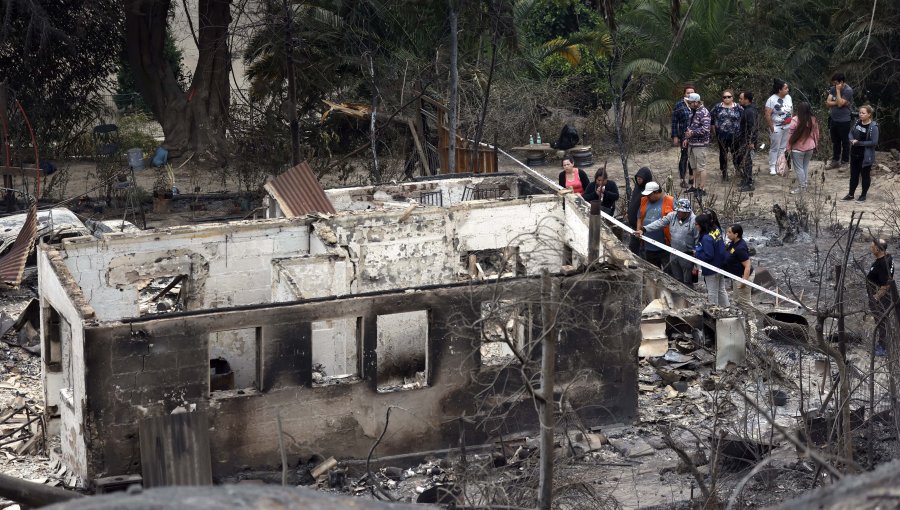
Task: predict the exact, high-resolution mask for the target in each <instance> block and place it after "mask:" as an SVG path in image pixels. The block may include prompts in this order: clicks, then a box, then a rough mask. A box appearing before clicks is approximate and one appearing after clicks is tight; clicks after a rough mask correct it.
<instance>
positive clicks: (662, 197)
mask: <svg viewBox="0 0 900 510" xmlns="http://www.w3.org/2000/svg"><path fill="white" fill-rule="evenodd" d="M641 195H642V196H641V209H640V213H639V215H638V222H637V228H636V229H635V236H636V237H637V236H638V234H637V232H639V231H643V228H644V225H645V224H646V225H649V224H651V223H653V222H654V221H656V220H660V219H662V218H663V217H665V216H666V215H667V214H669V213H670V212H672V211H674V210H675V199H673V198H672V197H671V196H669V195H666V194H665V193H663V191H662V190H661V189H660V187H659V184H658V183H657V182H656V181H650V182H648V183H647V186H645V187H644V191H643V193H641ZM647 237H649V238H650V239H653V240H654V241H657V242H659V243H664V244H666V245H671V244H672V234H671V232H670V229H669V227H668V226H666V227H663V229H662V231H661V232H660V231H655V232H650V233H648V234H647ZM644 260H646V261H647V262H649V263H651V264H653V265H654V266H656V267H658V268H660V269H662V268H664V267H666V265H668V263H669V252H667V251H665V250H663V249H662V248H660V247H658V246H656V245H653V244H651V243H644Z"/></svg>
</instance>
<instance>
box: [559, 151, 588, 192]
mask: <svg viewBox="0 0 900 510" xmlns="http://www.w3.org/2000/svg"><path fill="white" fill-rule="evenodd" d="M562 167H563V171H562V172H560V173H559V185H560V186H561V187H563V188H569V189H571V190H572V191H574V192H575V193H578V194H579V195H580V194H582V193H584V190H585V189H587V187H588V184H590V183H591V181H589V180H588V176H587V174H586V173H584V170H579V169H577V168H575V160H574V159H572V157H571V156H566V157H564V158H563V160H562Z"/></svg>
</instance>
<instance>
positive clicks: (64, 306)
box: [37, 245, 95, 478]
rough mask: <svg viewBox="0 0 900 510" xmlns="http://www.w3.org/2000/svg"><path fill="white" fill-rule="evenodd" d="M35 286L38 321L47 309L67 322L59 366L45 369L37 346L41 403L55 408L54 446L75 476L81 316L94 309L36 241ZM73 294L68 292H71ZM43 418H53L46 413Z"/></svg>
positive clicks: (79, 469)
mask: <svg viewBox="0 0 900 510" xmlns="http://www.w3.org/2000/svg"><path fill="white" fill-rule="evenodd" d="M37 265H38V287H39V288H40V305H41V307H40V308H41V324H46V314H47V313H48V312H49V309H50V308H52V309H53V310H55V311H56V313H58V314H59V316H60V319H61V321H65V323H67V324H68V326H69V331H70V334H69V338H68V339H63V340H68V341H64V342H63V343H62V345H61V348H62V351H63V352H62V358H63V363H62V371H61V372H49V371H48V370H47V363H48V359H47V352H45V350H44V349H41V377H42V380H43V381H44V408H45V410H46V412H47V413H48V414H49V413H50V410H51V409H54V408H55V409H57V411H58V413H59V416H60V422H61V424H62V425H61V427H60V439H61V445H60V450H61V453H62V460H63V462H65V464H66V465H67V466H69V469H70V470H71V471H72V472H73V473H75V474H77V475H78V476H79V477H81V478H86V477H87V473H88V465H87V460H86V459H87V453H86V441H85V428H84V423H85V421H84V420H85V418H84V407H83V404H84V398H85V374H86V365H85V360H84V328H83V324H84V322H85V321H87V320H94V318H95V317H94V311H93V310H92V309H91V308H90V307H89V306H87V304H86V303H85V302H84V296H83V295H81V293H80V291H79V290H78V288H77V287H76V286H75V279H74V278H73V276H72V275H71V274H70V273H69V271H68V268H67V267H66V266H65V264H64V263H63V260H62V257H61V256H60V254H59V253H58V252H56V251H53V250H50V249H48V248H46V247H45V246H44V245H39V246H38V249H37ZM73 293H74V296H73ZM46 334H48V332H47V331H45V330H44V328H41V345H45V342H46V336H45V335H46ZM47 417H48V418H50V419H52V418H54V417H53V416H52V415H48V416H47Z"/></svg>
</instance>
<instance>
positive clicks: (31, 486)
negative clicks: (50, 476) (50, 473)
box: [0, 474, 82, 508]
mask: <svg viewBox="0 0 900 510" xmlns="http://www.w3.org/2000/svg"><path fill="white" fill-rule="evenodd" d="M0 497H4V498H6V499H10V500H12V501H15V502H16V503H21V504H23V505H26V506H29V507H35V508H37V507H42V506H47V505H52V504H54V503H62V502H63V501H69V500H70V499H75V498H80V497H82V495H81V494H79V493H77V492H73V491H68V490H65V489H60V488H59V487H51V486H49V485H44V484H41V483H34V482H29V481H27V480H22V479H21V478H15V477H12V476H7V475H4V474H0Z"/></svg>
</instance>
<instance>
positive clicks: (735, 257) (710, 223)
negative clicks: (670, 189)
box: [628, 167, 753, 306]
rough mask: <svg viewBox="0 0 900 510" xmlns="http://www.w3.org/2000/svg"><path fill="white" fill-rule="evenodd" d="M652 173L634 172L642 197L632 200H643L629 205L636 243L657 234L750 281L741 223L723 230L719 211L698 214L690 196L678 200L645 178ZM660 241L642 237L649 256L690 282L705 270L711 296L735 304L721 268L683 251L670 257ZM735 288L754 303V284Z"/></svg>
mask: <svg viewBox="0 0 900 510" xmlns="http://www.w3.org/2000/svg"><path fill="white" fill-rule="evenodd" d="M652 178H653V174H652V172H651V170H650V169H649V168H647V167H644V168H641V169H640V170H638V172H637V175H636V177H635V195H638V194H639V196H640V198H639V199H638V197H637V196H636V197H634V199H633V201H634V202H635V203H637V204H638V205H637V207H636V208H634V209H633V210H632V209H631V208H629V218H628V220H629V223H630V224H632V225H634V237H633V239H634V240H635V241H637V243H641V241H642V240H644V239H646V238H649V239H652V240H654V241H656V243H659V244H664V245H666V246H668V247H670V248H672V249H673V250H677V251H679V252H682V253H684V254H686V255H691V256H693V257H695V258H696V259H698V260H700V261H702V262H705V263H706V264H709V265H710V266H713V267H715V268H717V269H720V270H723V271H726V272H728V273H731V274H733V275H735V276H740V277H741V278H743V279H745V280H748V281H749V280H750V279H751V278H752V277H753V267H752V265H751V264H750V250H749V248H748V246H747V243H746V242H745V241H744V239H743V236H744V229H743V228H742V227H741V225H739V224H737V223H736V224H734V225H731V226H730V227H728V229H727V231H726V232H724V233H723V231H722V226H721V225H720V224H719V218H718V216H717V215H716V213H715V211H713V210H711V209H704V210H702V211H701V214H695V213H694V210H693V208H692V206H691V201H690V200H688V199H686V198H680V199H678V200H675V199H674V198H673V197H672V196H670V195H667V194H665V193H663V191H662V190H661V189H660V187H659V184H658V183H657V182H656V181H653V180H648V181H645V180H644V179H652ZM632 215H633V217H632ZM726 239H727V241H726ZM656 243H643V256H644V259H645V260H647V261H648V262H650V263H651V264H653V265H655V266H657V267H659V268H661V269H662V270H663V271H665V272H666V273H668V274H670V275H671V276H672V277H673V278H675V279H676V280H678V281H680V282H682V283H683V284H685V285H687V286H688V287H691V288H693V287H694V278H695V276H699V275H702V276H703V283H704V285H705V287H706V295H707V299H708V300H709V302H710V303H711V304H713V305H718V306H729V305H730V303H731V301H730V299H729V297H728V293H727V292H726V287H727V284H726V282H725V280H726V278H725V277H723V275H722V274H721V273H719V272H717V271H714V270H712V269H710V268H708V267H706V266H700V267H697V266H696V265H695V264H694V263H693V262H691V261H690V260H687V259H684V258H682V257H677V256H676V257H670V256H669V252H667V251H665V250H664V249H662V248H660V247H659V246H657V244H656ZM634 248H635V246H632V249H634ZM637 248H640V246H637ZM698 274H699V275H698ZM729 280H730V279H729ZM732 292H733V294H734V296H733V297H734V298H735V300H737V301H741V302H747V303H749V301H750V288H749V287H747V286H746V284H744V283H735V282H733V281H732Z"/></svg>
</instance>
